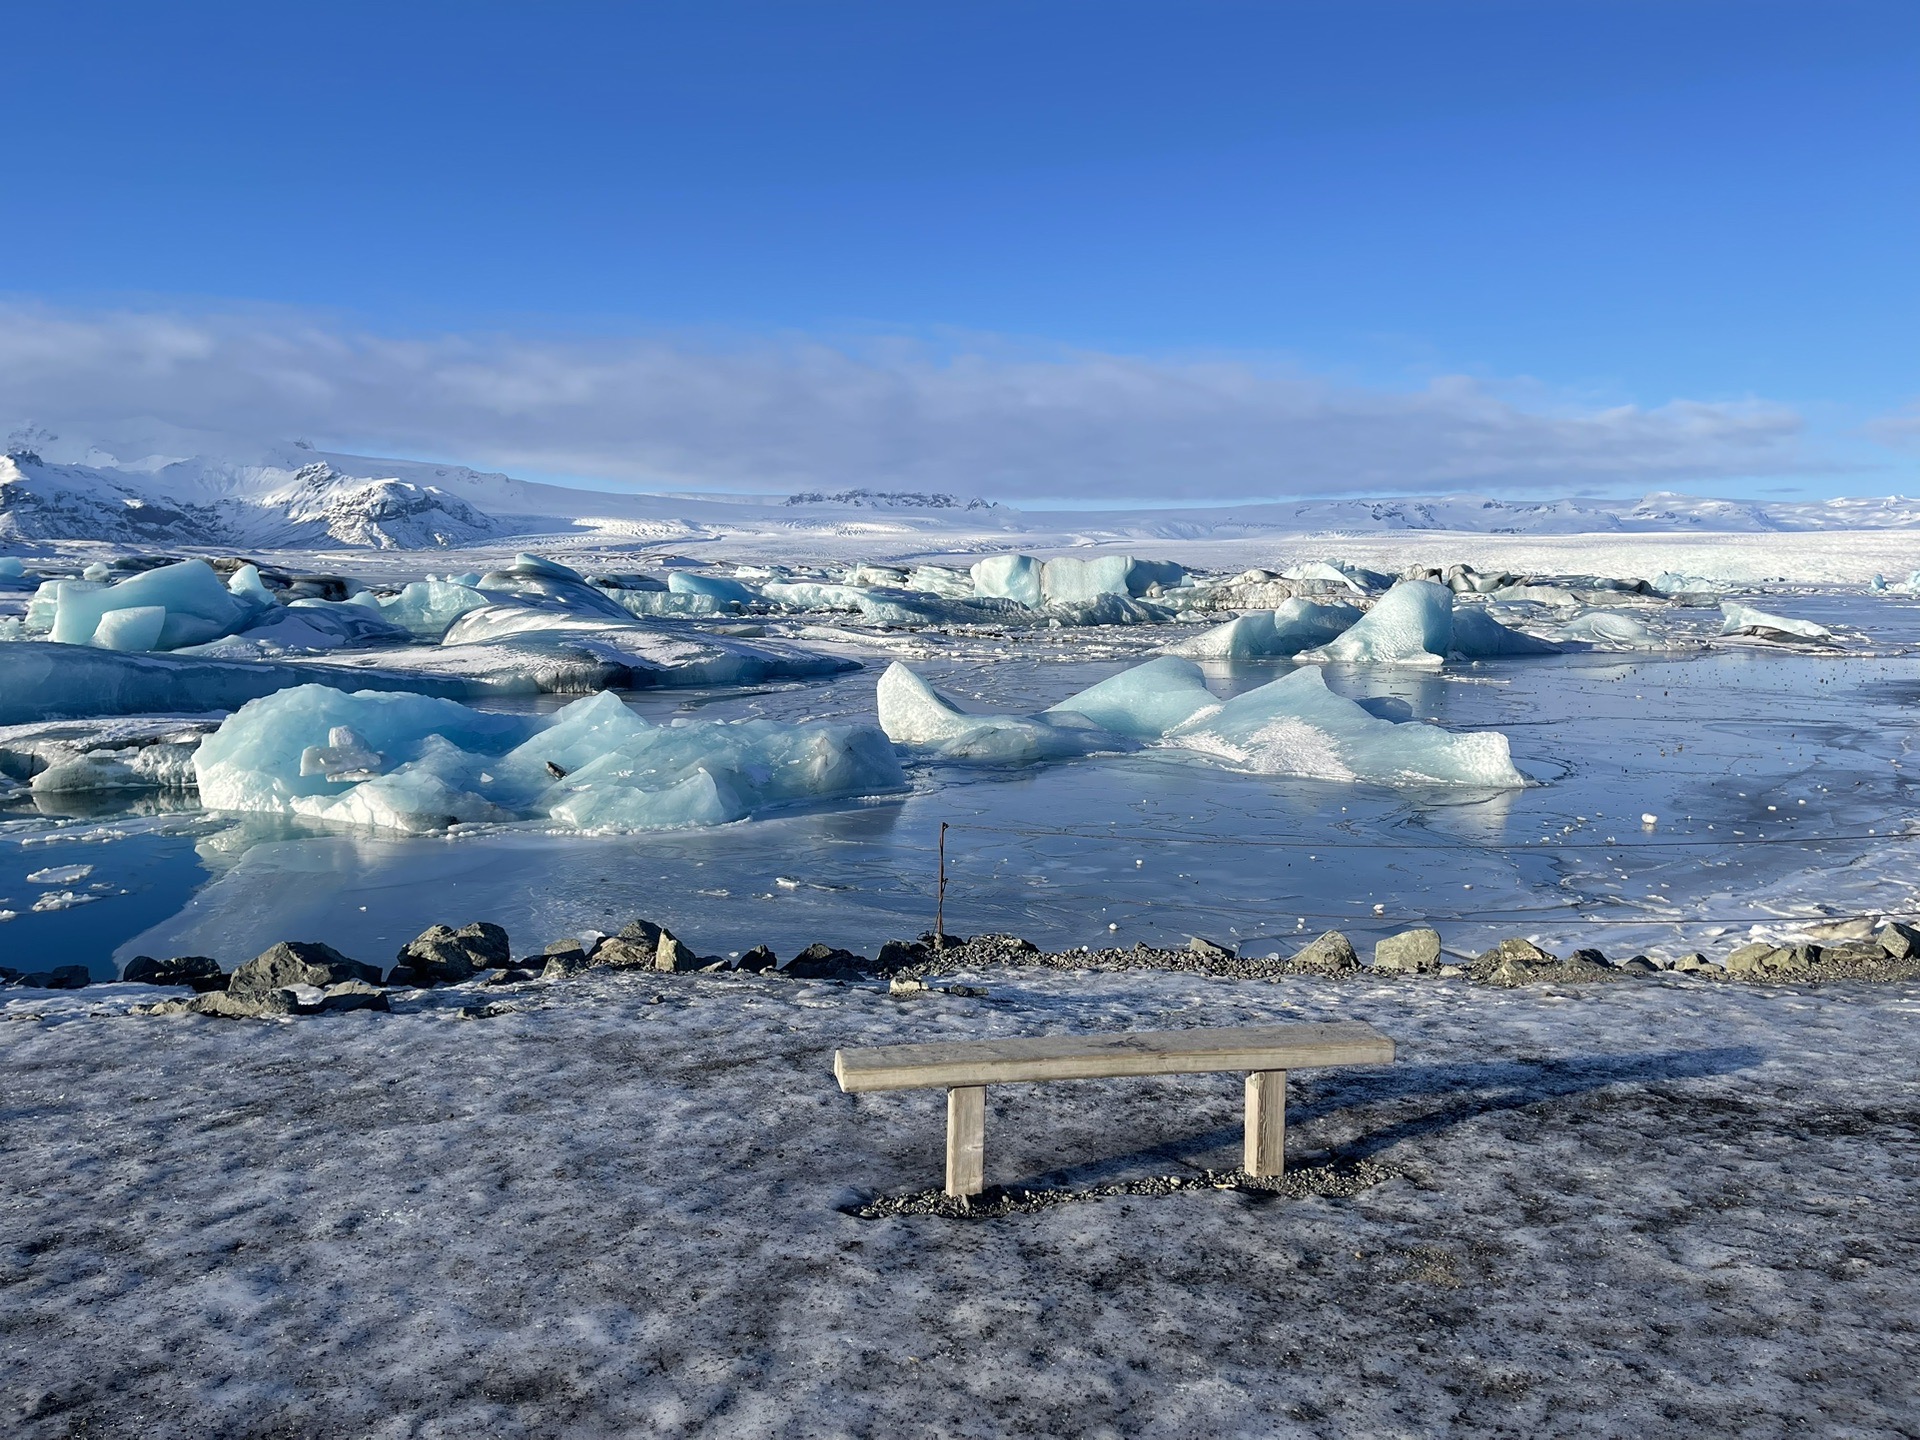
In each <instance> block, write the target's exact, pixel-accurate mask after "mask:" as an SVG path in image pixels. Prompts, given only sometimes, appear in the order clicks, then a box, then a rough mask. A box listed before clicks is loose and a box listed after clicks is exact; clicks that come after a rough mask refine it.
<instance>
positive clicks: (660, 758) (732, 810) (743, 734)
mask: <svg viewBox="0 0 1920 1440" xmlns="http://www.w3.org/2000/svg"><path fill="white" fill-rule="evenodd" d="M195 768H196V770H197V772H198V776H199V782H200V798H201V802H202V803H203V804H205V805H206V806H207V807H208V808H209V809H213V810H237V811H254V812H269V813H278V814H294V815H306V816H311V817H314V818H316V819H321V820H328V821H333V822H336V823H344V824H352V825H362V826H372V827H375V828H379V829H390V830H404V831H421V830H433V829H442V828H445V827H446V826H448V825H451V824H456V823H461V822H472V821H488V820H511V819H532V818H545V819H548V820H551V821H553V822H555V823H558V824H561V825H564V826H566V827H568V828H570V829H581V830H651V829H662V828H668V827H675V826H682V825H712V824H721V823H724V822H726V821H730V820H739V819H743V818H745V817H746V816H748V815H751V814H753V813H754V812H756V811H758V810H762V809H765V808H767V807H768V806H772V805H779V804H785V803H791V802H794V801H800V800H808V799H819V798H829V797H837V796H848V795H869V794H876V793H881V792H885V791H889V790H895V789H898V788H900V786H901V785H902V784H903V783H904V780H903V777H902V776H901V773H900V766H899V762H898V761H897V760H896V759H895V758H894V755H893V751H892V749H891V748H890V747H889V746H888V744H887V742H886V739H885V737H884V736H882V735H881V734H880V732H879V731H877V730H875V729H874V728H873V727H871V726H868V725H820V724H810V725H785V724H780V723H778V722H775V721H771V720H746V721H739V722H735V723H728V722H724V721H695V722H691V723H687V724H675V725H671V726H656V725H650V724H648V723H647V722H646V721H645V720H643V719H641V718H640V717H639V716H638V715H635V714H634V713H633V712H632V711H631V710H628V709H627V708H626V706H624V705H622V704H621V703H620V701H619V700H618V699H617V698H616V697H614V696H612V695H596V696H593V697H591V698H589V699H584V700H579V701H576V702H574V703H573V704H571V705H569V706H567V707H566V708H565V709H563V710H561V711H559V712H557V713H556V714H553V715H550V716H523V715H496V714H487V713H485V712H483V711H478V710H473V709H471V708H469V707H467V706H465V705H459V704H455V703H453V702H451V701H446V700H435V699H429V698H427V697H424V696H417V695H390V694H377V693H373V692H365V693H360V694H346V693H343V692H341V691H337V690H329V689H326V688H324V687H320V686H303V687H300V688H297V689H292V690H285V691H281V692H280V693H278V694H276V695H271V696H268V697H266V698H264V699H261V700H257V701H255V702H253V703H252V704H249V705H247V706H245V707H244V708H242V709H241V710H239V711H238V712H236V713H235V714H234V715H232V716H230V717H228V719H227V720H226V721H225V722H224V723H223V724H222V725H221V727H220V728H219V730H217V731H215V732H214V733H213V734H212V735H210V736H208V737H207V739H206V740H205V741H203V742H202V744H201V747H200V751H199V754H198V755H197V756H196V759H195Z"/></svg>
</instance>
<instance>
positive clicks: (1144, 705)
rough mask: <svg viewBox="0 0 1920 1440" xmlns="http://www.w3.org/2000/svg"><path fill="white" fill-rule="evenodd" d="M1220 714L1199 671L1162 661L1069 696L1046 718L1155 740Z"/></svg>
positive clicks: (1190, 665)
mask: <svg viewBox="0 0 1920 1440" xmlns="http://www.w3.org/2000/svg"><path fill="white" fill-rule="evenodd" d="M1219 708H1220V701H1219V700H1218V699H1217V698H1215V696H1214V693H1213V692H1212V691H1211V690H1209V689H1207V682H1206V679H1205V677H1204V676H1202V675H1201V673H1200V667H1199V666H1198V665H1195V664H1194V663H1193V662H1192V661H1191V660H1183V659H1179V658H1176V657H1173V656H1163V657H1162V658H1161V659H1158V660H1149V661H1147V663H1146V664H1144V665H1135V666H1133V667H1132V668H1130V669H1127V670H1122V671H1121V672H1120V673H1119V674H1118V675H1115V676H1112V677H1111V678H1109V679H1106V680H1102V681H1101V682H1100V683H1099V684H1098V685H1095V686H1092V687H1091V688H1089V689H1086V690H1082V691H1081V692H1080V693H1079V694H1077V695H1071V696H1069V697H1068V698H1067V699H1065V700H1062V701H1061V702H1060V703H1059V704H1058V705H1055V706H1053V707H1052V708H1051V709H1049V710H1047V711H1046V712H1045V714H1046V715H1047V716H1056V715H1060V716H1064V715H1069V714H1071V715H1078V716H1082V717H1084V718H1085V719H1087V720H1090V721H1092V722H1093V723H1094V724H1095V725H1098V726H1099V727H1100V728H1101V729H1103V730H1108V731H1111V732H1112V733H1113V734H1115V735H1126V736H1130V737H1132V738H1133V739H1136V740H1157V739H1159V738H1160V737H1161V736H1162V735H1165V734H1166V733H1167V732H1168V731H1169V730H1172V729H1174V728H1176V727H1177V726H1180V725H1184V724H1187V723H1189V722H1191V721H1192V720H1194V719H1195V718H1196V717H1197V716H1199V715H1201V714H1202V713H1204V712H1209V711H1213V710H1217V709H1219Z"/></svg>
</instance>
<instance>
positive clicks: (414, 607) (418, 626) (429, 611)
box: [293, 577, 493, 641]
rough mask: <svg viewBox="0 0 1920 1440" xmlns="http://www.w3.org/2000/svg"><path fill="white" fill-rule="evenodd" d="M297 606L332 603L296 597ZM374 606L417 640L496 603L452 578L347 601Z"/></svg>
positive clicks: (437, 635) (438, 633) (432, 637)
mask: <svg viewBox="0 0 1920 1440" xmlns="http://www.w3.org/2000/svg"><path fill="white" fill-rule="evenodd" d="M293 603H294V604H295V605H302V604H305V605H314V604H320V605H325V604H327V603H329V602H327V601H324V600H321V601H313V600H305V601H301V600H296V601H294V602H293ZM343 603H345V604H349V605H359V606H361V607H363V608H370V609H372V610H373V611H374V612H375V613H376V614H378V615H379V616H380V617H381V618H382V619H383V620H385V621H387V622H388V623H389V624H390V625H397V626H398V627H399V628H400V629H402V630H404V631H406V632H407V633H408V634H409V635H411V636H412V637H413V638H414V639H416V640H435V641H437V640H439V639H440V638H441V637H442V636H444V635H445V634H446V633H447V627H448V626H450V625H452V624H453V622H454V621H456V620H458V619H459V618H460V617H461V616H462V615H464V614H466V613H467V611H469V610H478V609H479V608H480V607H481V606H483V605H488V604H491V603H493V602H492V601H490V600H488V599H487V597H486V596H485V595H482V594H481V593H480V592H479V590H477V589H475V588H474V587H473V586H471V585H461V584H458V583H456V582H454V581H451V580H435V579H432V578H431V577H429V578H428V579H425V580H415V581H414V582H413V583H412V584H410V585H407V586H405V587H403V588H402V589H401V591H400V593H399V594H397V595H382V596H373V595H370V594H367V593H366V592H364V591H363V592H362V593H361V594H359V595H356V596H354V597H353V599H351V600H348V601H345V602H343Z"/></svg>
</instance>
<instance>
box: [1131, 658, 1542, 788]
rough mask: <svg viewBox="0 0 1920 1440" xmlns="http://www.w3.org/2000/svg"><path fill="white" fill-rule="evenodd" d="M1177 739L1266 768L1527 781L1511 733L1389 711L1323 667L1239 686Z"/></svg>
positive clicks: (1445, 781)
mask: <svg viewBox="0 0 1920 1440" xmlns="http://www.w3.org/2000/svg"><path fill="white" fill-rule="evenodd" d="M1168 740H1169V742H1170V743H1172V744H1175V745H1180V746H1184V747H1186V748H1188V749H1191V750H1198V751H1201V752H1202V753H1204V754H1208V755H1212V756H1215V757H1217V758H1219V759H1223V760H1226V761H1228V762H1229V763H1231V764H1233V765H1235V766H1238V767H1241V768H1244V769H1247V770H1252V771H1256V772H1258V773H1260V774H1263V775H1297V776H1303V777H1306V778H1309V779H1319V780H1366V781H1372V782H1374V783H1376V784H1382V785H1473V786H1487V787H1492V788H1502V789H1504V788H1507V787H1512V786H1520V785H1525V784H1526V783H1527V782H1526V777H1525V776H1523V775H1521V773H1520V772H1519V771H1518V770H1516V769H1515V768H1514V765H1513V757H1512V754H1511V751H1510V749H1509V747H1508V744H1507V737H1506V736H1504V735H1501V734H1498V733H1497V732H1494V731H1476V732H1471V733H1467V734H1454V733H1452V732H1449V731H1446V730H1442V729H1441V728H1440V727H1439V726H1437V725H1426V724H1422V723H1420V722H1419V721H1412V720H1409V721H1405V722H1402V723H1399V724H1396V723H1394V722H1393V721H1391V720H1383V719H1380V718H1378V717H1376V716H1374V715H1372V714H1369V713H1368V712H1367V711H1366V710H1365V709H1364V708H1362V707H1361V706H1359V705H1357V704H1355V703H1354V702H1353V701H1351V700H1348V699H1346V698H1344V697H1343V696H1339V695H1335V694H1334V693H1333V692H1332V691H1331V690H1329V689H1327V682H1326V679H1325V677H1324V676H1323V675H1322V674H1321V672H1320V670H1319V668H1318V667H1317V666H1312V667H1307V668H1303V669H1300V670H1296V671H1294V672H1293V673H1292V674H1291V675H1288V676H1285V677H1284V678H1282V679H1279V680H1275V681H1274V682H1273V683H1272V684H1270V685H1262V686H1261V687H1260V688H1259V689H1257V690H1249V691H1247V692H1246V693H1245V694H1243V695H1236V696H1235V697H1234V698H1233V699H1231V700H1229V701H1227V703H1226V704H1224V705H1222V706H1221V707H1220V708H1219V709H1218V710H1216V711H1214V712H1213V713H1211V714H1207V715H1202V716H1199V717H1197V718H1196V719H1194V720H1192V721H1190V722H1188V723H1187V724H1186V725H1183V726H1181V727H1180V728H1178V729H1176V730H1174V731H1173V732H1172V733H1171V734H1170V735H1169V736H1168Z"/></svg>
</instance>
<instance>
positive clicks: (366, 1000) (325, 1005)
mask: <svg viewBox="0 0 1920 1440" xmlns="http://www.w3.org/2000/svg"><path fill="white" fill-rule="evenodd" d="M392 1008H393V1006H392V1004H391V1003H390V1002H389V1001H388V999H387V992H386V991H385V990H383V989H381V988H380V987H379V986H378V985H369V984H368V983H367V982H366V981H364V980H348V981H346V982H344V983H342V984H339V985H329V986H327V988H326V989H325V990H324V991H322V992H321V995H320V999H319V1001H318V1002H317V1003H314V1002H310V1001H305V1000H298V999H297V1000H296V1002H295V1005H294V1010H295V1013H296V1014H301V1015H339V1014H342V1013H344V1012H346V1011H348V1010H391V1009H392Z"/></svg>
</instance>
